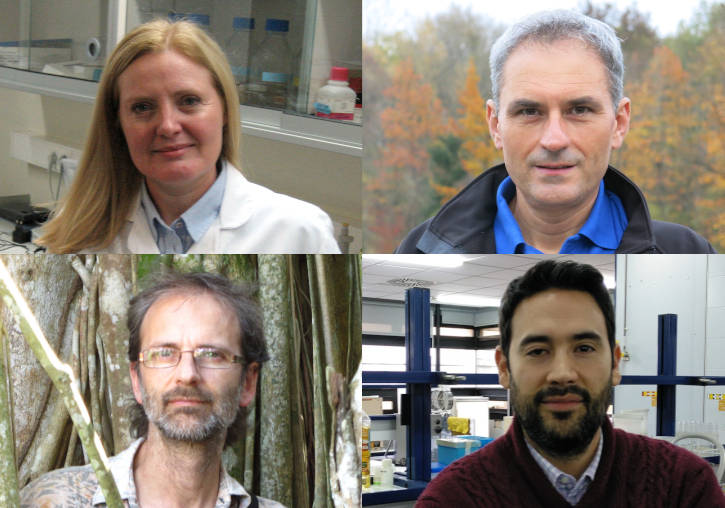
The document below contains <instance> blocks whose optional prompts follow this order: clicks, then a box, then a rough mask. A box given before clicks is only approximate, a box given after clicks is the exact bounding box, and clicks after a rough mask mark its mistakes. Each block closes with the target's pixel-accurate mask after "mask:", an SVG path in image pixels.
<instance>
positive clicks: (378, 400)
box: [362, 395, 383, 416]
mask: <svg viewBox="0 0 725 508" xmlns="http://www.w3.org/2000/svg"><path fill="white" fill-rule="evenodd" d="M362 407H363V411H365V412H366V413H367V414H368V416H370V415H381V414H383V399H382V397H380V396H379V395H366V396H364V397H363V400H362Z"/></svg>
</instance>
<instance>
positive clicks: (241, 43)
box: [227, 18, 254, 104]
mask: <svg viewBox="0 0 725 508" xmlns="http://www.w3.org/2000/svg"><path fill="white" fill-rule="evenodd" d="M233 28H234V33H233V34H232V36H231V37H230V38H229V41H228V42H227V48H228V49H227V54H228V56H229V64H230V65H231V67H232V74H234V82H235V83H236V84H237V93H238V94H239V102H240V103H242V104H244V103H245V102H246V87H247V82H248V81H249V45H250V43H251V41H252V32H253V30H254V18H234V21H233Z"/></svg>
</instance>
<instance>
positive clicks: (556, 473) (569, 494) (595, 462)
mask: <svg viewBox="0 0 725 508" xmlns="http://www.w3.org/2000/svg"><path fill="white" fill-rule="evenodd" d="M524 441H526V446H527V447H528V448H529V451H530V452H531V456H532V457H533V458H534V460H535V461H536V463H537V464H538V465H539V467H540V468H541V469H542V470H543V471H544V474H545V475H546V477H547V478H548V479H549V481H550V482H551V484H552V485H553V486H554V488H555V489H556V491H557V492H558V493H559V494H561V496H562V497H563V498H564V499H566V500H567V502H568V503H569V504H570V505H572V506H574V505H576V504H577V503H578V502H579V501H580V500H581V498H582V497H583V496H584V494H585V493H586V491H587V489H588V488H589V485H590V484H591V483H592V482H593V481H594V476H595V475H596V474H597V468H598V467H599V459H601V457H602V449H603V448H604V433H602V434H601V435H600V437H599V444H598V445H597V451H596V452H595V454H594V457H593V458H592V461H591V462H590V463H589V467H587V468H586V470H585V471H584V473H583V474H582V475H581V476H580V477H579V480H578V481H577V479H576V478H574V477H573V476H572V475H570V474H566V473H565V472H563V471H561V470H560V469H559V468H557V467H556V466H555V465H554V464H552V463H551V462H549V461H548V460H546V458H545V457H544V456H543V455H541V454H540V453H539V452H538V451H537V450H536V448H534V447H533V446H531V444H530V443H529V442H528V440H526V439H524Z"/></svg>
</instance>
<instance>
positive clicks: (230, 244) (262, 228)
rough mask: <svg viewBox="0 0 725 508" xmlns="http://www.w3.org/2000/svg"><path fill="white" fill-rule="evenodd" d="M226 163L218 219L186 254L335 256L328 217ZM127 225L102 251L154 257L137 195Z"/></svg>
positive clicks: (149, 233) (311, 206) (146, 223)
mask: <svg viewBox="0 0 725 508" xmlns="http://www.w3.org/2000/svg"><path fill="white" fill-rule="evenodd" d="M225 164H227V170H228V171H227V183H226V188H225V189H224V198H223V199H222V206H221V209H220V211H219V216H218V217H217V218H216V219H215V220H214V222H213V223H212V225H211V226H210V227H209V229H208V230H207V232H206V233H205V234H204V236H203V237H202V238H201V240H199V241H198V242H196V243H194V244H193V245H192V246H191V248H190V249H189V250H188V254H201V253H207V254H209V253H218V254H228V253H240V254H241V253H243V254H261V253H273V254H311V253H325V254H328V253H329V254H334V253H339V252H340V248H339V247H338V245H337V242H336V241H335V237H334V235H333V227H332V222H331V221H330V217H328V215H327V214H326V213H325V212H323V211H322V210H320V208H318V207H317V206H315V205H313V204H310V203H307V202H305V201H301V200H299V199H295V198H292V197H290V196H286V195H284V194H277V193H276V192H273V191H271V190H269V189H267V188H266V187H262V186H261V185H257V184H254V183H252V182H250V181H248V180H247V179H246V178H244V176H243V175H242V173H241V172H240V171H239V170H237V169H236V168H235V167H234V166H232V165H231V164H229V163H227V162H225ZM133 210H134V211H133V212H132V213H131V215H130V217H129V218H128V219H127V221H126V225H125V226H124V228H123V229H122V230H121V232H120V233H119V234H118V235H117V236H116V238H115V239H114V240H113V242H112V243H111V245H109V246H108V248H107V249H102V250H101V251H102V252H113V253H133V254H158V253H159V248H158V247H157V246H156V242H155V241H154V237H153V235H152V233H151V230H150V228H149V225H148V221H147V220H146V216H145V214H144V211H143V209H142V208H141V197H140V195H139V196H137V198H136V205H135V206H134V207H133Z"/></svg>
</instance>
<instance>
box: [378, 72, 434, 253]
mask: <svg viewBox="0 0 725 508" xmlns="http://www.w3.org/2000/svg"><path fill="white" fill-rule="evenodd" d="M421 81H422V80H421V77H420V75H418V74H417V73H416V72H415V69H414V68H413V62H412V61H411V60H405V61H403V62H400V64H398V65H396V66H395V67H394V69H393V73H392V84H391V86H390V87H388V88H387V89H385V90H384V91H383V95H384V97H385V98H386V100H388V101H389V106H388V107H386V108H385V109H384V110H383V111H382V113H381V114H380V123H381V126H382V133H383V140H382V147H381V157H380V159H378V160H377V161H375V164H374V166H375V167H374V173H373V174H371V175H366V179H365V182H364V183H365V191H366V199H365V220H366V222H367V223H368V224H371V226H370V229H369V231H370V232H371V233H373V234H374V235H375V236H376V238H375V239H373V240H372V241H373V242H374V245H376V249H377V250H380V251H383V252H391V251H392V250H393V249H394V248H395V247H396V246H397V244H398V243H399V242H400V240H401V239H402V236H403V234H404V233H405V232H406V231H407V230H408V229H410V228H411V227H412V226H414V225H415V224H416V223H418V222H420V221H421V220H423V219H425V217H422V216H421V213H420V211H421V210H425V209H426V208H427V202H429V201H430V200H431V199H434V195H433V191H432V190H431V188H430V186H429V184H428V176H429V161H430V158H429V154H428V151H427V147H428V145H429V144H430V143H431V142H432V141H433V140H434V139H436V138H437V137H438V136H439V135H440V134H441V133H442V132H443V108H442V107H441V104H440V101H439V100H438V98H436V97H435V93H434V91H433V87H432V86H431V85H430V84H428V83H422V82H421ZM369 169H373V168H368V170H369ZM421 204H422V205H423V206H421Z"/></svg>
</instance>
